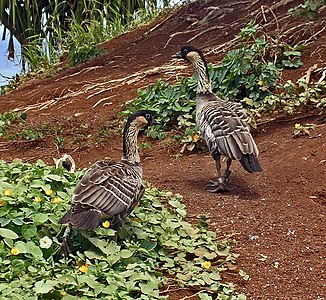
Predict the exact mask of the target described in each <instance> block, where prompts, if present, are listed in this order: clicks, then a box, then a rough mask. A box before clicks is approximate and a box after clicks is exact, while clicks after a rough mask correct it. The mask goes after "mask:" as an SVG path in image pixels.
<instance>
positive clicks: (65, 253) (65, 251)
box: [56, 224, 72, 260]
mask: <svg viewBox="0 0 326 300" xmlns="http://www.w3.org/2000/svg"><path fill="white" fill-rule="evenodd" d="M71 228H72V225H71V224H68V226H67V228H66V230H65V232H64V233H63V240H62V243H61V247H60V250H59V252H58V253H57V255H56V258H57V260H60V259H61V258H63V257H65V258H68V257H69V254H71V253H72V251H71V249H70V248H69V244H68V239H69V237H70V234H71Z"/></svg>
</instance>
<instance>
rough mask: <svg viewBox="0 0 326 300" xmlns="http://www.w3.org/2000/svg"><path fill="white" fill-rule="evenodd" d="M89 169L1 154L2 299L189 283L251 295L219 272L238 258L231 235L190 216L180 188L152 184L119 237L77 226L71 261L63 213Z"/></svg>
mask: <svg viewBox="0 0 326 300" xmlns="http://www.w3.org/2000/svg"><path fill="white" fill-rule="evenodd" d="M84 172H85V170H82V171H77V172H76V173H68V172H67V171H66V170H64V169H56V168H54V167H51V166H47V165H46V164H45V163H44V162H42V161H38V162H36V163H35V164H28V163H22V162H21V161H19V160H14V161H13V162H11V163H5V162H3V161H0V224H1V227H0V269H1V273H0V299H62V298H63V299H94V298H96V299H112V300H113V299H125V300H128V299H130V300H131V299H167V298H168V296H164V295H166V293H164V291H167V290H170V289H173V290H175V289H179V288H180V289H182V288H187V287H189V288H191V289H192V290H194V291H196V292H197V295H198V297H199V298H200V299H246V297H245V296H244V295H239V294H237V293H236V291H235V289H234V287H233V285H232V284H231V283H228V284H225V283H221V272H222V271H224V270H227V269H228V267H229V266H232V264H234V263H235V254H233V253H232V252H231V249H230V246H229V244H228V242H227V241H225V240H221V239H220V240H219V241H217V235H216V233H215V232H212V231H209V230H207V223H205V222H201V223H200V224H199V225H198V226H197V227H195V226H193V225H191V224H190V223H188V222H187V221H186V211H185V206H184V204H182V202H181V200H182V197H181V196H180V195H173V194H172V193H170V192H167V191H160V190H158V189H156V188H153V187H148V188H147V189H146V193H145V196H144V197H143V198H142V200H141V202H140V204H139V205H138V207H137V208H136V209H135V210H134V212H133V213H132V214H131V216H130V217H129V218H128V220H127V222H126V224H125V225H124V226H123V230H122V231H121V235H120V239H119V242H118V244H116V243H115V242H113V241H112V236H113V235H114V232H113V230H111V229H106V228H104V227H105V226H107V225H108V222H105V223H103V226H104V227H101V228H98V229H97V230H95V231H91V232H86V231H81V230H77V229H75V230H74V231H73V233H72V237H71V240H72V246H73V247H74V248H75V249H77V252H76V254H75V255H72V256H71V257H70V258H69V259H68V260H65V259H61V260H59V261H57V260H56V259H55V254H56V253H57V250H58V249H59V247H60V241H61V239H62V234H63V231H64V229H65V227H64V226H62V225H59V224H58V219H59V218H60V217H61V216H62V215H63V213H64V212H65V211H66V210H67V208H68V207H69V206H70V197H71V194H72V191H73V189H74V187H75V185H76V183H77V182H78V181H79V180H80V178H81V177H82V175H83V174H84Z"/></svg>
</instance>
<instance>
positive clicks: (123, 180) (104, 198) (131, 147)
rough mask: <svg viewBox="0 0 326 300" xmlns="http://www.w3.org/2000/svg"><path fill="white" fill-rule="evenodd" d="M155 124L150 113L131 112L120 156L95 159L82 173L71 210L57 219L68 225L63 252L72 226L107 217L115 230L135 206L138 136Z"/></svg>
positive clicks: (138, 176)
mask: <svg viewBox="0 0 326 300" xmlns="http://www.w3.org/2000/svg"><path fill="white" fill-rule="evenodd" d="M155 124H157V123H156V121H155V119H154V117H153V115H152V113H151V112H149V111H144V110H140V111H137V112H135V113H133V114H132V115H131V116H130V117H129V118H128V120H127V123H126V125H125V127H124V131H123V147H122V148H123V155H122V159H121V160H120V161H118V162H115V163H114V162H111V161H105V160H103V161H98V162H96V163H95V164H94V165H92V166H91V168H90V169H89V171H88V172H87V173H86V174H85V175H84V176H83V178H82V179H81V181H80V182H79V184H78V185H77V187H76V188H75V190H74V193H73V196H72V204H71V208H70V210H69V211H68V212H67V213H66V214H65V215H64V216H63V217H62V218H61V219H60V220H59V223H61V224H64V223H68V224H69V226H68V227H67V231H66V232H65V234H64V240H63V244H62V250H63V251H64V254H67V252H68V253H69V248H68V245H67V238H68V237H69V234H70V228H71V226H76V227H78V228H82V229H86V230H91V229H94V228H96V227H98V226H99V225H100V224H101V222H102V221H103V220H104V219H107V218H110V220H111V228H112V229H114V230H117V231H118V230H119V229H120V227H121V226H122V224H123V223H124V221H125V220H126V218H127V217H128V215H129V214H130V213H131V212H132V210H133V209H134V208H135V206H136V204H137V203H138V201H139V199H140V198H141V197H142V195H143V193H144V191H145V188H144V184H143V180H142V166H141V164H140V157H139V152H138V146H137V137H138V133H139V131H140V130H141V129H144V128H146V127H148V126H150V125H155ZM116 237H117V235H116Z"/></svg>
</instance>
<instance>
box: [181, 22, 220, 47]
mask: <svg viewBox="0 0 326 300" xmlns="http://www.w3.org/2000/svg"><path fill="white" fill-rule="evenodd" d="M223 28H225V26H221V25H216V26H213V27H210V28H207V29H205V30H203V31H202V32H200V33H198V34H196V35H195V36H194V37H192V38H191V39H189V40H188V41H187V43H190V42H192V41H193V40H195V39H196V38H198V37H200V36H201V35H203V34H205V33H207V32H209V31H212V30H215V29H223Z"/></svg>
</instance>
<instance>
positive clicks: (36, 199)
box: [34, 197, 42, 203]
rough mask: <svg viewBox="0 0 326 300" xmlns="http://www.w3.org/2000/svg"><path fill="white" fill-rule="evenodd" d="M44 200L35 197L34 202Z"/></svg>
mask: <svg viewBox="0 0 326 300" xmlns="http://www.w3.org/2000/svg"><path fill="white" fill-rule="evenodd" d="M41 201H42V199H41V198H40V197H35V198H34V202H36V203H40V202H41Z"/></svg>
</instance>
